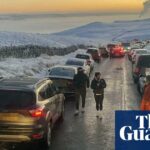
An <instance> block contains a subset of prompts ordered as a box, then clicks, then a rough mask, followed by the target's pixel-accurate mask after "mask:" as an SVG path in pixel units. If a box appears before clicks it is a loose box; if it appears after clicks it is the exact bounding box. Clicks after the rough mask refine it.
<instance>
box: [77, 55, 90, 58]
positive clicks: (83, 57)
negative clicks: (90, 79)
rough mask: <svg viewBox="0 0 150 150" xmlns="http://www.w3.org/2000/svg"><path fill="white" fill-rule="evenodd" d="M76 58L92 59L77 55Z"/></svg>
mask: <svg viewBox="0 0 150 150" xmlns="http://www.w3.org/2000/svg"><path fill="white" fill-rule="evenodd" d="M76 58H80V59H90V57H89V56H87V55H76Z"/></svg>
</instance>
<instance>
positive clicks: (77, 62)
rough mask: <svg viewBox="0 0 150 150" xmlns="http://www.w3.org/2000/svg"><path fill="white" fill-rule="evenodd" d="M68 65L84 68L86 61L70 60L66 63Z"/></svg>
mask: <svg viewBox="0 0 150 150" xmlns="http://www.w3.org/2000/svg"><path fill="white" fill-rule="evenodd" d="M66 65H72V66H83V65H84V61H76V60H68V61H67V62H66Z"/></svg>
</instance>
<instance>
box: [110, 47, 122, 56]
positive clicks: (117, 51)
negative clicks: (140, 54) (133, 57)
mask: <svg viewBox="0 0 150 150" xmlns="http://www.w3.org/2000/svg"><path fill="white" fill-rule="evenodd" d="M110 56H111V57H124V56H125V50H124V48H123V47H122V46H120V45H116V46H114V47H112V48H110Z"/></svg>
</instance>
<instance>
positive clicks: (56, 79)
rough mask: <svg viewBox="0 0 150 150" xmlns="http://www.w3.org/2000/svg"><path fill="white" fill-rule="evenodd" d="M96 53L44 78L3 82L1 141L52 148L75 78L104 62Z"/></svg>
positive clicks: (0, 92)
mask: <svg viewBox="0 0 150 150" xmlns="http://www.w3.org/2000/svg"><path fill="white" fill-rule="evenodd" d="M91 49H92V48H91ZM93 50H94V52H93V53H92V52H90V54H89V49H88V50H86V51H85V53H79V54H77V55H76V56H75V57H74V58H69V59H68V60H67V61H66V62H65V64H64V65H56V66H53V67H52V68H50V69H49V70H48V77H46V78H44V79H38V78H17V77H16V78H11V79H5V78H2V79H0V82H1V84H0V99H1V101H0V142H5V143H21V142H25V143H26V142H33V143H38V144H39V146H42V147H43V146H44V147H45V148H49V147H50V145H51V133H52V129H53V127H54V125H55V123H56V122H57V121H62V120H63V118H64V103H65V98H66V97H67V96H69V97H70V96H71V97H72V96H75V89H74V86H73V78H74V75H75V74H77V69H78V67H82V68H83V69H84V71H85V74H86V75H87V76H90V73H91V72H92V70H93V69H94V60H95V61H98V59H99V61H98V62H100V60H101V53H100V51H98V49H96V48H93ZM95 51H97V52H95Z"/></svg>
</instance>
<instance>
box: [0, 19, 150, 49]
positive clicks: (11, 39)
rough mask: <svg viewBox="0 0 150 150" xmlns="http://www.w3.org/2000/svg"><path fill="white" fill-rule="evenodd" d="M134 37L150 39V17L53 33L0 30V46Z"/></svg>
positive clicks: (88, 25) (83, 41) (87, 41)
mask: <svg viewBox="0 0 150 150" xmlns="http://www.w3.org/2000/svg"><path fill="white" fill-rule="evenodd" d="M135 38H136V39H143V40H145V39H150V19H145V20H133V21H115V22H113V23H102V22H93V23H89V24H87V25H84V26H80V27H77V28H73V29H70V30H65V31H63V32H59V33H55V34H28V33H15V32H0V46H5V45H27V44H34V45H43V46H52V47H53V46H55V47H64V46H69V45H74V44H93V45H99V44H100V43H107V42H110V41H127V40H132V39H135Z"/></svg>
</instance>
